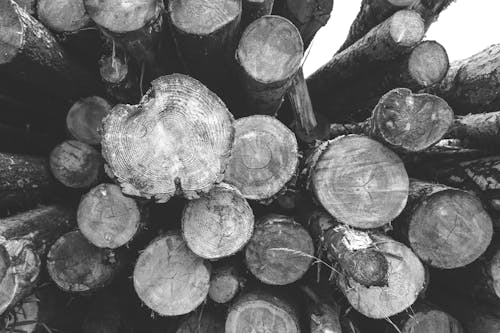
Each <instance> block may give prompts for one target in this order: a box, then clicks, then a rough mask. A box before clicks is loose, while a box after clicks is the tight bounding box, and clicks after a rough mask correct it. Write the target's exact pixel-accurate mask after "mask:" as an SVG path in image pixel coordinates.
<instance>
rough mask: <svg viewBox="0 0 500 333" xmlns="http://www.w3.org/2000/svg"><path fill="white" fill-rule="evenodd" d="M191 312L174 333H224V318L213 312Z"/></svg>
mask: <svg viewBox="0 0 500 333" xmlns="http://www.w3.org/2000/svg"><path fill="white" fill-rule="evenodd" d="M200 311H202V313H197V312H193V313H192V314H190V315H189V316H188V317H187V318H186V319H185V320H184V321H183V322H182V323H181V324H180V326H179V328H177V330H176V331H175V333H224V317H223V316H221V315H220V314H218V313H215V312H214V311H210V310H205V309H202V310H200Z"/></svg>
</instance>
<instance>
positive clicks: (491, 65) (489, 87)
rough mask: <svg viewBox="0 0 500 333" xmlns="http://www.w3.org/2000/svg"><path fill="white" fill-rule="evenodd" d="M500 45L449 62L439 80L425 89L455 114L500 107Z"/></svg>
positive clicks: (478, 111) (496, 109)
mask: <svg viewBox="0 0 500 333" xmlns="http://www.w3.org/2000/svg"><path fill="white" fill-rule="evenodd" d="M499 68H500V44H495V45H492V46H490V47H488V48H486V49H484V50H483V51H481V52H479V53H477V54H475V55H473V56H471V57H469V58H467V59H463V60H459V61H455V62H453V63H452V64H451V66H450V70H449V71H448V73H447V74H446V77H445V78H444V79H443V80H442V81H441V83H440V84H439V85H437V86H435V87H430V89H429V91H430V92H431V93H433V94H436V95H438V96H441V97H443V98H444V99H446V101H447V102H448V103H449V104H450V105H451V107H452V108H453V110H454V111H455V113H456V114H459V115H466V114H469V113H480V112H492V111H498V110H500V89H499V87H500V83H499V81H498V74H497V73H498V71H499Z"/></svg>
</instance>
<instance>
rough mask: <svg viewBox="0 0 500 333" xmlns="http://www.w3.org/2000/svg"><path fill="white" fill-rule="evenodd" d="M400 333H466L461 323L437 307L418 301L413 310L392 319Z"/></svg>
mask: <svg viewBox="0 0 500 333" xmlns="http://www.w3.org/2000/svg"><path fill="white" fill-rule="evenodd" d="M391 321H392V322H393V324H394V325H396V327H398V330H397V331H396V330H391V332H398V333H430V332H433V333H464V329H463V328H462V325H461V324H460V322H459V321H458V320H457V319H455V318H454V317H453V316H452V315H450V314H449V313H447V312H445V311H442V310H440V309H438V308H436V307H435V306H432V305H429V304H426V303H423V302H421V301H418V302H417V303H416V304H414V305H413V306H412V308H411V310H408V311H407V312H404V313H402V314H400V315H397V316H395V317H393V318H392V319H391Z"/></svg>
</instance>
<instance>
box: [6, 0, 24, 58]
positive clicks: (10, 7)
mask: <svg viewBox="0 0 500 333" xmlns="http://www.w3.org/2000/svg"><path fill="white" fill-rule="evenodd" d="M16 8H19V7H18V6H17V4H16V3H15V2H14V1H6V0H2V1H0V13H2V17H1V20H0V47H1V49H2V52H0V64H5V63H8V62H9V61H10V60H12V59H13V58H14V57H15V56H16V55H17V53H18V52H19V50H20V49H21V47H22V44H23V42H24V31H23V25H22V24H21V21H20V20H19V16H18V13H17V10H16Z"/></svg>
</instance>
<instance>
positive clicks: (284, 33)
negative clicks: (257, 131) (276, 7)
mask: <svg viewBox="0 0 500 333" xmlns="http://www.w3.org/2000/svg"><path fill="white" fill-rule="evenodd" d="M303 52H304V46H303V43H302V38H301V37H300V33H299V31H298V30H297V28H296V27H295V26H294V25H293V24H292V23H291V22H290V21H288V20H287V19H285V18H282V17H280V16H274V15H267V16H263V17H261V18H259V19H258V20H256V21H254V22H253V23H252V24H250V25H249V26H248V27H247V28H246V29H245V31H244V32H243V35H242V37H241V40H240V42H239V45H238V48H237V50H236V60H237V61H238V63H239V65H240V70H239V74H240V75H239V77H240V81H241V85H242V87H243V90H244V93H245V96H246V104H245V105H246V108H247V112H248V114H267V115H274V114H275V113H276V112H277V110H278V108H279V107H280V105H281V102H282V100H283V97H284V96H285V93H286V91H287V89H288V88H289V87H290V84H291V83H292V79H293V77H294V75H295V74H296V73H297V71H298V70H299V69H300V65H301V64H300V63H301V59H302V55H303Z"/></svg>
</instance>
